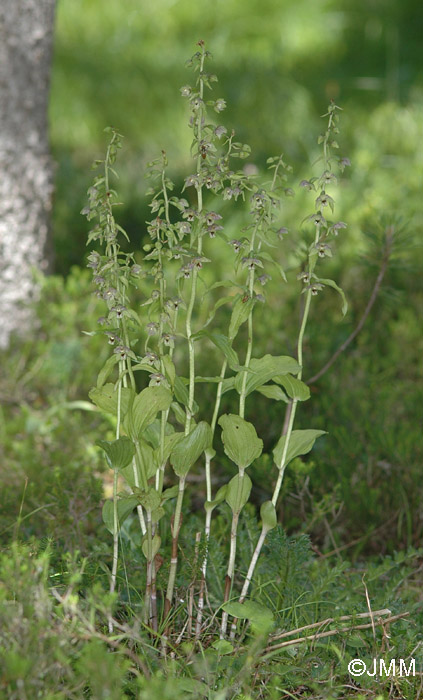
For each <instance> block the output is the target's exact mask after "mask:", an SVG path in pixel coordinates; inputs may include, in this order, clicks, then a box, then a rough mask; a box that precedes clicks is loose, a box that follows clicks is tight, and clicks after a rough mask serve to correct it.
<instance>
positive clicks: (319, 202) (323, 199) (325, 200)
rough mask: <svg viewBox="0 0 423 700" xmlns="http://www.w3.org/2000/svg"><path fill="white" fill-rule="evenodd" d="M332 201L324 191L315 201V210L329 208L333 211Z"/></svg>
mask: <svg viewBox="0 0 423 700" xmlns="http://www.w3.org/2000/svg"><path fill="white" fill-rule="evenodd" d="M333 205H334V201H333V199H332V197H330V196H329V195H328V194H326V192H325V191H324V190H322V192H321V193H320V194H319V196H318V197H317V199H316V208H318V209H320V208H323V207H327V206H329V207H330V208H331V209H332V211H333Z"/></svg>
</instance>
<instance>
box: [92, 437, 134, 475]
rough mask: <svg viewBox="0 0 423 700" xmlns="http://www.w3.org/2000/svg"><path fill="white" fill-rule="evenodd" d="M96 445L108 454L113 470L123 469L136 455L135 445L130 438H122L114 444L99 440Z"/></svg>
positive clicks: (113, 442)
mask: <svg viewBox="0 0 423 700" xmlns="http://www.w3.org/2000/svg"><path fill="white" fill-rule="evenodd" d="M96 444H97V445H98V446H99V447H101V449H102V450H104V452H105V453H106V457H107V462H108V464H109V466H110V468H111V469H123V468H124V467H126V466H127V465H128V464H129V462H130V461H131V460H132V457H133V456H134V454H135V447H134V443H133V442H132V440H130V439H129V438H128V437H120V438H119V439H118V440H113V441H112V442H108V441H107V440H97V442H96Z"/></svg>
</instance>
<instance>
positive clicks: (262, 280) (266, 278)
mask: <svg viewBox="0 0 423 700" xmlns="http://www.w3.org/2000/svg"><path fill="white" fill-rule="evenodd" d="M257 279H258V281H259V282H260V284H261V286H262V287H264V285H265V284H267V283H268V281H269V280H271V279H272V278H271V277H270V275H266V274H264V275H260V277H257Z"/></svg>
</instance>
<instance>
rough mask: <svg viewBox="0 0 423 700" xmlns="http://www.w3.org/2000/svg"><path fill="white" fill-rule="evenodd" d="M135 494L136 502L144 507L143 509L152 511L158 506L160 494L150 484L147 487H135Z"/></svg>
mask: <svg viewBox="0 0 423 700" xmlns="http://www.w3.org/2000/svg"><path fill="white" fill-rule="evenodd" d="M136 496H137V498H138V502H139V503H141V505H142V506H143V507H144V508H145V510H146V511H147V512H148V511H150V512H151V511H153V510H156V508H158V507H159V506H160V501H161V498H160V494H159V493H158V492H157V491H156V489H154V488H153V487H152V486H151V487H150V488H148V489H145V490H144V489H137V492H136Z"/></svg>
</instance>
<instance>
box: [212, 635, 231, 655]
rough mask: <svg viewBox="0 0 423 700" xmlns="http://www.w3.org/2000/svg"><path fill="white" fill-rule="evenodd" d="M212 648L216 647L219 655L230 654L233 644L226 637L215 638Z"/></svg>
mask: <svg viewBox="0 0 423 700" xmlns="http://www.w3.org/2000/svg"><path fill="white" fill-rule="evenodd" d="M212 648H213V649H216V651H217V653H218V654H220V656H224V655H225V654H232V652H233V650H234V648H233V645H232V644H231V643H230V642H228V641H227V639H216V641H215V642H213V644H212Z"/></svg>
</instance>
